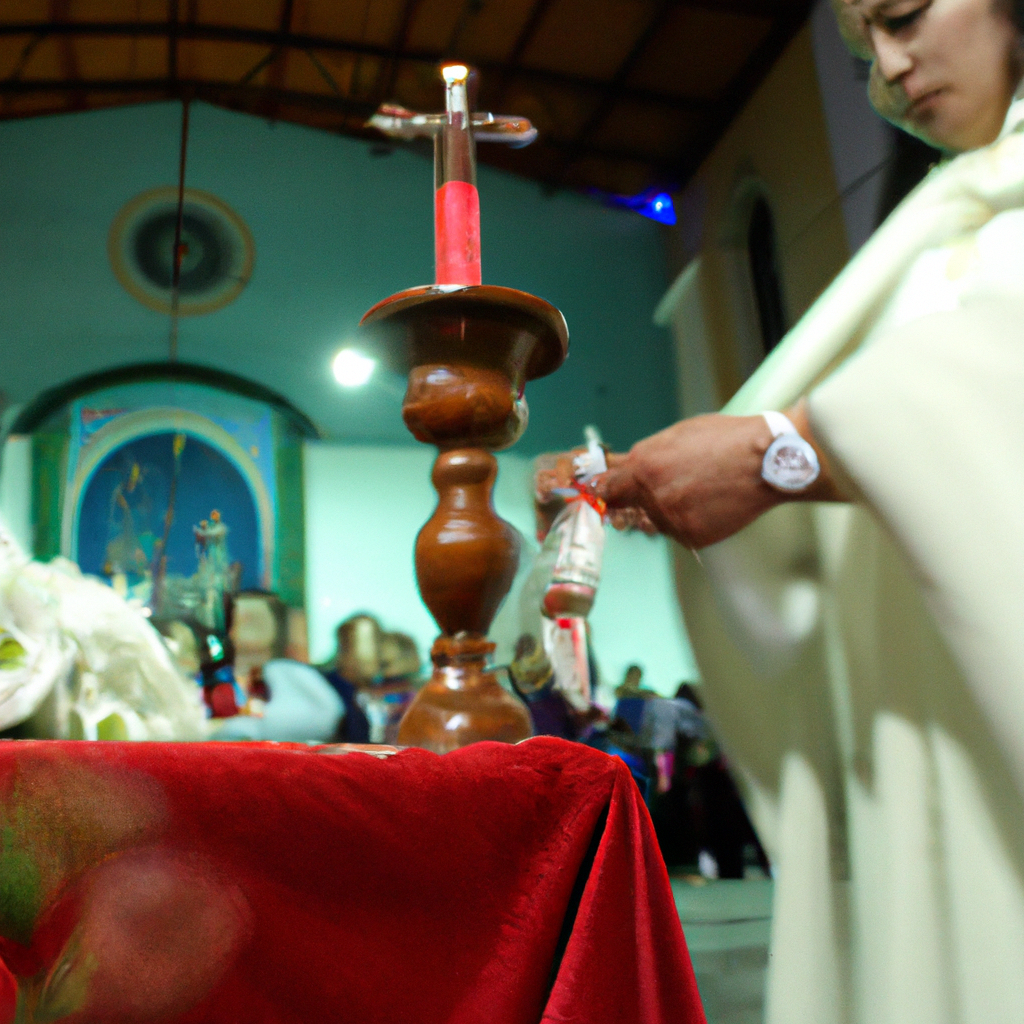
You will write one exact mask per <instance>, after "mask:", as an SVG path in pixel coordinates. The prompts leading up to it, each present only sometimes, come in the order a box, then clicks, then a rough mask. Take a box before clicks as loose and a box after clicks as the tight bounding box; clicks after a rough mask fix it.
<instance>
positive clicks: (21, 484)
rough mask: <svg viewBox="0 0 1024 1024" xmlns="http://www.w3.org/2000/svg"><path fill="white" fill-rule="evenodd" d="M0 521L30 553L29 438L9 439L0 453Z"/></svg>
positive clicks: (30, 444)
mask: <svg viewBox="0 0 1024 1024" xmlns="http://www.w3.org/2000/svg"><path fill="white" fill-rule="evenodd" d="M0 519H3V521H4V522H5V523H6V524H7V526H8V528H9V529H10V531H11V533H13V534H14V537H15V539H16V540H17V541H18V543H19V544H21V545H22V547H24V548H25V550H26V551H31V550H32V438H31V437H8V438H7V440H6V442H5V443H4V446H3V452H0Z"/></svg>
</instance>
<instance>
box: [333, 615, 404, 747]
mask: <svg viewBox="0 0 1024 1024" xmlns="http://www.w3.org/2000/svg"><path fill="white" fill-rule="evenodd" d="M336 635H337V640H338V648H337V651H336V653H335V656H334V660H333V662H331V663H330V664H328V665H324V666H322V667H321V671H322V672H323V673H324V675H325V676H326V677H327V681H328V682H329V683H330V684H331V686H333V687H334V689H335V690H336V691H337V693H338V695H339V696H340V697H341V699H342V700H343V701H344V702H345V708H346V720H345V725H344V727H343V729H342V732H341V733H340V734H339V736H338V740H339V741H340V742H346V743H394V742H395V740H396V739H397V737H398V723H399V721H400V719H401V717H402V715H403V714H404V713H405V709H406V708H407V707H408V706H409V703H410V702H411V701H412V698H413V695H414V694H415V692H416V689H417V685H418V682H419V676H420V668H421V665H422V662H421V660H420V653H419V650H418V649H417V647H416V641H415V640H413V638H412V637H411V636H409V635H407V634H406V633H391V632H385V631H384V630H383V629H382V628H381V625H380V623H379V622H378V621H377V619H376V618H374V616H372V615H369V614H367V613H365V612H361V613H359V614H358V615H352V616H350V617H349V618H347V619H345V621H344V622H342V623H341V624H340V625H339V626H338V629H337V634H336Z"/></svg>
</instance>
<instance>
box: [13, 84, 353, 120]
mask: <svg viewBox="0 0 1024 1024" xmlns="http://www.w3.org/2000/svg"><path fill="white" fill-rule="evenodd" d="M73 92H81V93H83V94H85V95H89V94H93V95H95V94H97V93H103V94H108V95H109V94H117V93H121V94H124V95H145V96H149V95H159V94H160V93H163V94H164V95H167V94H170V95H172V96H174V97H175V98H178V97H184V96H187V97H189V98H190V99H191V98H195V99H207V98H209V97H211V96H217V97H237V98H238V99H246V100H252V101H254V102H255V101H256V100H259V99H271V100H273V101H275V102H276V103H279V104H294V105H296V106H301V107H306V108H308V109H311V110H331V111H337V112H339V113H350V114H358V115H360V116H366V115H369V114H370V113H372V112H373V108H371V107H370V105H369V104H368V103H366V102H365V101H363V102H360V101H358V100H350V99H348V98H346V97H345V96H341V95H334V94H330V95H328V94H327V93H310V92H302V91H300V90H295V89H275V88H272V87H268V86H265V85H251V84H243V83H234V82H208V81H205V80H203V79H199V78H183V77H182V76H181V75H179V76H178V77H177V78H175V79H171V78H82V79H77V80H75V81H68V80H66V79H63V78H53V79H35V80H31V81H25V80H24V79H3V80H0V96H19V95H21V96H24V95H31V94H32V93H39V94H43V95H45V94H52V95H64V94H68V93H73Z"/></svg>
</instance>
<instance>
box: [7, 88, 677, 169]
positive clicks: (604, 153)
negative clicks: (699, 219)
mask: <svg viewBox="0 0 1024 1024" xmlns="http://www.w3.org/2000/svg"><path fill="white" fill-rule="evenodd" d="M173 89H177V90H179V91H180V92H181V93H182V94H183V95H188V96H189V97H194V98H197V99H215V100H218V101H220V100H226V99H231V100H235V101H238V102H246V103H247V102H251V103H252V104H253V105H256V104H257V103H258V102H259V101H261V100H264V99H267V98H269V99H271V100H273V101H274V102H275V103H277V104H279V105H293V106H297V107H303V108H305V109H308V110H322V111H330V112H336V113H339V114H347V115H350V116H351V115H356V116H362V117H365V116H368V115H369V114H371V113H373V111H374V110H375V109H376V108H375V107H373V106H372V104H370V103H369V102H368V101H366V100H353V99H349V98H347V97H345V96H341V95H335V94H333V93H332V94H331V95H327V94H326V93H308V92H302V91H300V90H296V89H275V88H272V87H268V86H265V85H249V84H242V83H232V82H207V81H204V80H202V79H196V78H182V77H180V76H179V77H178V78H177V79H176V80H175V81H174V82H172V81H171V80H170V79H169V78H143V79H137V78H110V79H79V80H78V81H75V82H68V81H65V80H64V79H62V78H54V79H46V80H42V81H35V82H25V81H19V80H11V79H6V80H0V96H19V95H27V94H30V93H33V92H38V93H42V94H53V95H57V96H60V95H64V94H67V93H70V92H73V91H81V92H82V93H84V94H86V95H88V94H90V93H92V94H97V93H101V94H106V95H110V94H116V93H122V94H125V95H146V96H149V95H160V94H166V93H167V92H168V91H169V90H173ZM376 137H377V133H376V132H374V131H373V130H372V129H371V130H368V131H367V132H366V138H376ZM543 144H544V145H546V146H550V147H551V148H553V149H565V148H567V147H569V146H575V145H576V143H575V142H572V141H560V140H557V139H551V138H545V139H544V142H543ZM482 152H483V151H482ZM580 152H581V155H583V156H593V157H599V158H601V159H604V160H614V161H619V162H623V163H625V162H631V163H634V164H636V163H640V164H647V165H650V166H659V167H660V166H666V167H667V166H668V162H667V161H665V160H663V159H658V158H656V157H653V156H650V155H649V154H638V153H634V152H632V151H629V150H625V149H620V148H616V147H612V146H597V145H590V144H584V145H583V146H581V147H580Z"/></svg>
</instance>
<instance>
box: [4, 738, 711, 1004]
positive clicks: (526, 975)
mask: <svg viewBox="0 0 1024 1024" xmlns="http://www.w3.org/2000/svg"><path fill="white" fill-rule="evenodd" d="M0 818H2V821H0V827H2V834H3V848H2V850H0V878H2V884H0V936H2V941H0V955H2V956H3V958H4V961H5V962H6V963H7V965H8V966H9V967H10V968H11V970H13V971H14V973H15V974H16V975H17V976H18V985H19V998H20V999H21V1001H22V1003H23V1006H24V1005H28V1004H32V1005H34V1006H39V1007H42V1008H43V1009H45V1010H46V1011H47V1012H48V1013H50V1018H49V1019H60V1020H67V1021H68V1022H69V1024H70V1022H74V1024H79V1022H86V1021H100V1020H103V1021H112V1020H123V1021H135V1020H140V1021H141V1020H146V1019H153V1018H154V1017H158V1016H159V1017H161V1018H162V1019H165V1020H173V1021H180V1022H215V1021H216V1022H227V1021H234V1020H242V1019H244V1020H246V1021H247V1022H250V1024H262V1022H267V1024H269V1022H271V1021H273V1022H275V1024H287V1022H292V1021H294V1022H300V1021H302V1022H313V1021H317V1022H319V1021H334V1020H337V1021H345V1022H349V1024H363V1022H366V1024H371V1022H373V1024H376V1022H381V1024H384V1022H387V1024H400V1022H405V1021H408V1022H410V1024H411V1022H416V1024H432V1022H437V1024H442V1022H444V1024H469V1022H481V1021H486V1022H488V1024H492V1022H508V1024H520V1022H522V1024H537V1022H540V1021H543V1022H546V1024H547V1022H550V1024H556V1022H557V1024H569V1022H580V1024H583V1022H587V1024H600V1022H605V1021H607V1022H613V1021H614V1022H618V1021H640V1022H643V1024H662V1022H664V1024H668V1022H673V1024H689V1022H695V1024H696V1022H702V1021H703V1020H704V1015H703V1012H702V1010H701V1006H700V1000H699V997H698V994H697V988H696V985H695V983H694V979H693V972H692V969H691V967H690V961H689V957H688V954H687V951H686V946H685V942H684V939H683V934H682V929H681V927H680V924H679V918H678V915H677V913H676V909H675V905H674V902H673V898H672V892H671V888H670V886H669V882H668V876H667V874H666V871H665V867H664V864H663V862H662V860H661V856H660V854H659V852H658V848H657V845H656V843H655V839H654V832H653V829H652V827H651V823H650V818H649V816H648V814H647V811H646V808H645V807H644V806H643V803H642V801H641V799H640V796H639V794H638V792H637V790H636V787H635V785H634V783H633V781H632V779H631V777H630V775H629V771H628V770H627V768H626V766H625V765H624V764H623V763H622V762H621V761H619V760H617V759H614V758H610V757H607V756H605V755H603V754H600V753H597V752H596V751H593V750H590V749H588V748H586V747H583V746H580V745H575V744H568V743H565V742H563V741H561V740H554V739H549V738H545V737H539V738H536V739H533V740H529V741H527V742H526V743H522V744H519V745H517V746H508V745H504V744H491V743H481V744H476V745H474V746H471V747H467V748H465V749H463V750H459V751H455V752H453V753H451V754H446V755H444V756H443V757H439V756H437V755H435V754H430V753H427V752H425V751H421V750H406V751H402V752H400V753H398V754H394V755H392V756H390V757H387V758H384V759H380V758H377V757H373V756H370V755H367V754H360V753H354V754H346V755H343V756H342V755H338V754H334V753H331V752H330V748H303V747H291V746H273V745H260V746H255V745H247V744H246V745H243V744H237V745H236V744H117V743H110V744H107V743H35V742H23V743H15V742H12V743H5V744H0ZM68 908H72V910H69V909H68ZM2 981H3V978H0V982H2ZM3 987H4V986H3V984H0V990H2V989H3ZM3 1004H4V999H3V992H2V991H0V1020H3V1019H5V1017H6V1019H12V1018H11V1015H10V1014H9V1013H8V1014H5V1013H4V1007H3ZM54 1008H56V1009H57V1010H59V1011H61V1012H60V1014H59V1015H58V1016H57V1017H56V1018H54V1017H53V1015H52V1011H53V1009H54ZM28 1019H31V1018H28Z"/></svg>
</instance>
